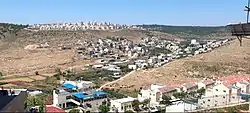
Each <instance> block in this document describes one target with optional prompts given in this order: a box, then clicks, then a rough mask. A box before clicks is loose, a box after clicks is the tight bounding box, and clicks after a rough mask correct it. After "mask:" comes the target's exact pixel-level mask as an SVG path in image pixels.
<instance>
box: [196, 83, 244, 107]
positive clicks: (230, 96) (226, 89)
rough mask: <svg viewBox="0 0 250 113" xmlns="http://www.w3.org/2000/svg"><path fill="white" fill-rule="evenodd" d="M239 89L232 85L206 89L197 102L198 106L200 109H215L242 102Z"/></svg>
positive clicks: (219, 85)
mask: <svg viewBox="0 0 250 113" xmlns="http://www.w3.org/2000/svg"><path fill="white" fill-rule="evenodd" d="M240 91H241V88H239V87H237V86H236V85H234V84H232V85H229V86H226V85H225V84H217V85H215V86H214V87H213V88H208V89H206V93H205V95H204V96H202V98H201V99H199V100H198V104H199V105H200V106H202V107H217V106H223V105H227V104H233V103H240V102H243V101H244V100H242V99H241V96H240Z"/></svg>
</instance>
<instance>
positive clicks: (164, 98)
mask: <svg viewBox="0 0 250 113" xmlns="http://www.w3.org/2000/svg"><path fill="white" fill-rule="evenodd" d="M170 100H171V97H170V96H166V95H163V96H162V101H161V104H165V105H167V106H168V105H170V104H171V102H170Z"/></svg>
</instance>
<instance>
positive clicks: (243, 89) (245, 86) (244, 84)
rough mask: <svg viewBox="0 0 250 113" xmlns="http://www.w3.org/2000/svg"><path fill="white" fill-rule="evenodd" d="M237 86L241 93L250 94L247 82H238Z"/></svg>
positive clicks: (249, 86)
mask: <svg viewBox="0 0 250 113" xmlns="http://www.w3.org/2000/svg"><path fill="white" fill-rule="evenodd" d="M236 86H237V87H239V88H241V93H247V94H249V93H250V84H249V83H248V82H246V81H241V82H237V83H236Z"/></svg>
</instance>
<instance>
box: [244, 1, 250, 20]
mask: <svg viewBox="0 0 250 113" xmlns="http://www.w3.org/2000/svg"><path fill="white" fill-rule="evenodd" d="M249 5H250V0H248V3H247V6H245V8H246V9H245V10H244V11H246V12H247V23H248V20H249V12H250V8H249Z"/></svg>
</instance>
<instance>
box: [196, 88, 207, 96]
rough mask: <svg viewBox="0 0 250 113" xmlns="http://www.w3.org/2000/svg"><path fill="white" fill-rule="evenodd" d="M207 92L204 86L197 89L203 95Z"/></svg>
mask: <svg viewBox="0 0 250 113" xmlns="http://www.w3.org/2000/svg"><path fill="white" fill-rule="evenodd" d="M205 92H206V89H205V88H204V87H202V88H201V89H198V90H197V93H198V94H199V96H201V95H203V94H204V93H205Z"/></svg>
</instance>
